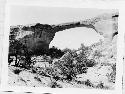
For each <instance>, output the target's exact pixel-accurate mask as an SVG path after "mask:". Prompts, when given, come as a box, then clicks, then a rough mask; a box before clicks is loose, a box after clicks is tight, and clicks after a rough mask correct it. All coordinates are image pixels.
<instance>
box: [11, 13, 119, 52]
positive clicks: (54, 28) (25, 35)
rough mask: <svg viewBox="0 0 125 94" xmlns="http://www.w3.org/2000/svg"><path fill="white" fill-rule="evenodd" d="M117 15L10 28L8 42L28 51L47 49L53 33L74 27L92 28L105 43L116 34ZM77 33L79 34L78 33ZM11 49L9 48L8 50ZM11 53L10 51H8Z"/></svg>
mask: <svg viewBox="0 0 125 94" xmlns="http://www.w3.org/2000/svg"><path fill="white" fill-rule="evenodd" d="M118 16H119V14H118V13H116V12H115V13H111V14H103V15H100V16H97V17H95V18H91V19H86V20H84V21H77V22H69V23H62V24H57V25H48V24H40V23H37V24H35V25H26V26H23V25H18V26H11V27H10V42H12V41H13V40H18V41H19V42H20V43H22V44H23V45H25V46H26V47H27V48H28V51H34V50H35V51H39V50H41V49H48V48H49V44H50V42H51V41H52V40H53V38H54V36H55V33H56V32H59V31H63V30H66V29H71V28H76V27H86V28H92V29H94V30H95V32H97V33H99V34H100V35H102V36H104V39H105V40H106V41H107V42H110V41H112V39H113V37H114V36H115V35H117V34H118ZM78 33H79V32H78ZM10 49H11V48H10ZM10 51H12V50H10Z"/></svg>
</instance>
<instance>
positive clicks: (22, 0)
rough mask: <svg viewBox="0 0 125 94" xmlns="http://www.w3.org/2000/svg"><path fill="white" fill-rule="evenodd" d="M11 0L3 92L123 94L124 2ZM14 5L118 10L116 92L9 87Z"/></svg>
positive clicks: (7, 15) (7, 21)
mask: <svg viewBox="0 0 125 94" xmlns="http://www.w3.org/2000/svg"><path fill="white" fill-rule="evenodd" d="M59 1H60V0H52V1H51V2H49V0H43V1H42V0H41V1H40V0H38V1H37V0H36V1H35V0H31V1H29V0H27V1H26V0H10V1H8V2H7V3H6V11H5V25H4V28H5V29H4V39H3V43H4V44H3V57H2V76H1V77H2V79H1V90H2V91H15V92H36V93H53V94H67V93H68V94H70V93H72V94H76V93H78V94H83V92H84V93H86V94H122V76H123V52H124V29H125V26H124V21H125V14H124V5H125V2H124V1H119V2H80V1H79V2H77V1H76V2H75V1H74V2H66V1H65V0H64V2H63V0H62V1H60V2H59ZM12 5H24V6H45V7H71V8H97V9H118V11H119V17H118V43H117V63H116V83H115V90H101V89H81V88H77V89H76V88H55V89H53V88H41V87H37V88H36V87H26V86H15V87H12V86H9V85H8V47H9V41H8V40H9V36H8V35H9V31H10V21H9V20H10V18H9V14H10V13H9V9H10V6H12Z"/></svg>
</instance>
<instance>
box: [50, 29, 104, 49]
mask: <svg viewBox="0 0 125 94" xmlns="http://www.w3.org/2000/svg"><path fill="white" fill-rule="evenodd" d="M100 39H104V37H103V36H102V35H100V34H99V33H97V32H96V31H95V30H94V29H92V28H86V27H77V28H71V29H67V30H63V31H60V32H57V33H56V34H55V36H54V39H53V40H52V41H51V43H50V45H49V48H51V47H52V46H55V47H57V48H59V49H61V50H62V49H65V48H70V49H78V48H79V47H80V45H81V44H82V43H83V44H84V45H86V46H89V45H91V44H93V43H95V42H98V41H99V40H100Z"/></svg>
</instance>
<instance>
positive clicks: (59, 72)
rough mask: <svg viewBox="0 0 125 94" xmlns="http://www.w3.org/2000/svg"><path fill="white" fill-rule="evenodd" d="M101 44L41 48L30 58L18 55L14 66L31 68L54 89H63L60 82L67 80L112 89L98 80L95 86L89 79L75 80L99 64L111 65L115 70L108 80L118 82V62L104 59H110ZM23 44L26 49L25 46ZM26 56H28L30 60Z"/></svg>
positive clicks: (17, 72) (36, 78)
mask: <svg viewBox="0 0 125 94" xmlns="http://www.w3.org/2000/svg"><path fill="white" fill-rule="evenodd" d="M20 45H21V44H20ZM102 45H103V44H102V41H101V43H95V44H93V45H92V46H85V45H84V44H81V47H80V48H79V49H78V50H71V49H68V48H66V49H63V50H60V49H58V48H56V47H54V46H53V47H52V48H50V49H49V50H48V51H46V50H44V51H41V52H40V53H41V54H38V53H37V54H32V55H31V54H30V56H32V58H31V57H30V58H29V56H28V57H27V58H25V56H27V55H28V54H25V56H24V57H23V58H20V60H18V59H19V58H17V61H18V63H17V62H16V63H15V66H16V67H18V68H24V69H28V70H31V73H32V74H37V75H39V76H41V77H42V78H45V77H46V78H49V79H50V80H49V81H50V83H49V87H51V88H62V87H63V86H62V85H61V84H58V83H57V82H58V81H59V82H62V83H63V82H66V83H67V84H69V83H72V82H75V83H76V84H80V85H85V86H88V87H92V88H101V89H104V88H109V87H108V86H105V85H104V83H103V82H102V83H98V85H94V83H93V82H91V80H89V79H87V80H85V81H82V80H81V81H79V80H78V81H77V80H76V77H77V75H79V74H85V75H87V74H88V69H89V68H94V67H95V68H96V67H98V65H100V66H101V65H106V66H111V68H112V70H113V71H112V72H111V73H110V74H108V75H107V77H108V79H109V82H111V83H115V76H116V65H115V64H109V63H104V61H103V62H102V61H101V58H104V59H109V58H107V57H106V55H104V54H102V53H103V52H104V51H107V50H104V49H103V50H100V47H102ZM21 47H22V48H25V47H23V46H21ZM93 49H96V50H93ZM16 53H17V52H16ZM18 53H20V52H18ZM20 57H21V56H20ZM25 59H28V60H29V62H30V63H29V62H28V61H27V60H25ZM12 61H13V60H12V59H9V64H10V65H11V62H12ZM21 62H22V63H21ZM100 62H101V63H100ZM105 62H106V61H105ZM107 64H108V65H107ZM28 66H30V68H27V67H28ZM98 69H101V68H98ZM13 72H14V73H15V74H18V75H19V73H20V72H21V70H19V69H15V70H14V71H13ZM93 72H94V71H93ZM83 77H84V76H83ZM46 78H45V79H46ZM34 79H35V80H36V81H38V82H40V83H42V82H43V80H42V79H41V78H39V77H38V76H35V77H34ZM80 79H82V78H80ZM47 86H48V85H47Z"/></svg>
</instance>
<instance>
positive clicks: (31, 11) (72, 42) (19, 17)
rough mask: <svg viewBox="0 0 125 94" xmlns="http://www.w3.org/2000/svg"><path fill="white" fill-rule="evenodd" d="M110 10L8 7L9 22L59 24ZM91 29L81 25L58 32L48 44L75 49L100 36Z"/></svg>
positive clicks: (14, 23) (19, 23) (16, 23)
mask: <svg viewBox="0 0 125 94" xmlns="http://www.w3.org/2000/svg"><path fill="white" fill-rule="evenodd" d="M111 11H113V10H101V9H82V8H55V7H53V8H52V7H37V6H12V7H11V8H10V24H11V25H26V24H33V23H41V24H60V23H66V22H73V21H80V20H85V19H87V18H93V17H95V16H98V15H100V14H103V13H109V12H111ZM93 31H94V30H93V29H90V28H89V29H88V28H85V27H81V28H73V29H69V30H64V31H61V32H58V33H56V36H55V37H54V40H53V41H52V42H51V44H50V46H52V45H54V46H57V47H59V48H61V49H63V48H65V47H68V48H72V49H73V48H74V49H77V48H78V47H80V44H81V43H84V44H86V45H90V44H91V43H94V42H95V41H97V40H99V39H100V36H99V35H98V34H97V33H96V32H95V31H94V32H93Z"/></svg>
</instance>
